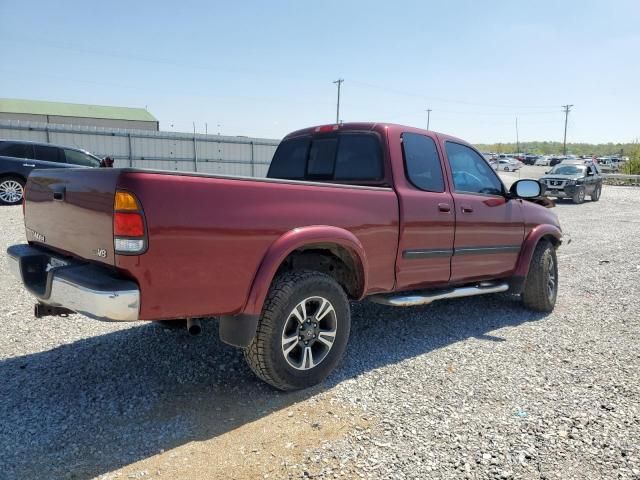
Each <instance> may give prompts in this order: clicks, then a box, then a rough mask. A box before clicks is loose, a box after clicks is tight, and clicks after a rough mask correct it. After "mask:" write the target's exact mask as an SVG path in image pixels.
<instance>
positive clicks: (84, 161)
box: [64, 148, 100, 167]
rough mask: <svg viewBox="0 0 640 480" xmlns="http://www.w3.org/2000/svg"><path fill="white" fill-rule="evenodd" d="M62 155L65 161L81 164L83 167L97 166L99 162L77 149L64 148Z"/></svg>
mask: <svg viewBox="0 0 640 480" xmlns="http://www.w3.org/2000/svg"><path fill="white" fill-rule="evenodd" d="M64 156H65V159H66V162H67V163H72V164H74V165H82V166H84V167H99V166H100V162H99V161H98V160H96V159H95V158H93V157H90V156H89V155H87V154H85V153H82V152H78V151H77V150H68V149H66V148H65V149H64Z"/></svg>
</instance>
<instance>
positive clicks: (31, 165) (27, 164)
mask: <svg viewBox="0 0 640 480" xmlns="http://www.w3.org/2000/svg"><path fill="white" fill-rule="evenodd" d="M22 166H23V167H32V168H33V167H35V165H34V164H32V163H23V164H22Z"/></svg>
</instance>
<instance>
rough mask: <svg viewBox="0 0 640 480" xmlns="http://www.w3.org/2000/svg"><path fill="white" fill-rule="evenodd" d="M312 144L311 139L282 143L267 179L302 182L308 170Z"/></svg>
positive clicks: (298, 139)
mask: <svg viewBox="0 0 640 480" xmlns="http://www.w3.org/2000/svg"><path fill="white" fill-rule="evenodd" d="M310 144H311V140H310V139H309V138H294V139H293V140H287V141H285V142H282V143H281V144H280V145H279V146H278V149H277V150H276V153H275V155H274V156H273V160H272V161H271V166H270V167H269V173H268V174H267V177H269V178H286V179H290V180H302V179H303V178H304V174H305V171H306V169H307V156H308V154H309V145H310Z"/></svg>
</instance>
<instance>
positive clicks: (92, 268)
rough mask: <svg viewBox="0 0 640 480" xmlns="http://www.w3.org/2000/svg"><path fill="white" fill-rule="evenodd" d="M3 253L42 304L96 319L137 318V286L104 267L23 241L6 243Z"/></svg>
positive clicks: (12, 269)
mask: <svg viewBox="0 0 640 480" xmlns="http://www.w3.org/2000/svg"><path fill="white" fill-rule="evenodd" d="M7 257H8V260H9V268H10V269H11V271H12V272H13V273H14V275H16V277H17V278H18V279H19V280H20V281H21V282H22V283H23V285H24V286H25V288H26V289H27V290H28V291H29V293H31V294H32V295H34V296H35V297H36V298H37V299H38V302H40V303H42V304H45V305H50V306H52V307H63V308H68V309H69V310H73V311H74V312H77V313H80V314H82V315H86V316H87V317H90V318H95V319H97V320H112V321H133V320H138V315H139V311H140V290H139V289H138V286H137V285H136V283H135V282H133V281H131V280H128V279H124V278H121V277H119V276H118V275H117V274H116V273H114V272H113V271H111V270H110V269H109V268H107V267H102V266H99V265H95V264H92V263H88V262H79V261H76V260H69V259H67V258H64V257H61V256H58V255H55V254H53V253H51V252H50V251H48V250H46V249H44V248H36V247H32V246H30V245H24V244H21V245H13V246H11V247H9V248H8V249H7Z"/></svg>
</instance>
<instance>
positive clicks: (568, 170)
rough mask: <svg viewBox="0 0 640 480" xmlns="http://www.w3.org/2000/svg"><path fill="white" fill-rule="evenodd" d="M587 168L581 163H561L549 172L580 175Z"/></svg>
mask: <svg viewBox="0 0 640 480" xmlns="http://www.w3.org/2000/svg"><path fill="white" fill-rule="evenodd" d="M585 170H586V168H585V167H583V166H579V165H560V166H558V167H554V168H553V170H551V171H550V172H549V173H555V174H556V175H578V174H583V173H584V171H585Z"/></svg>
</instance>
